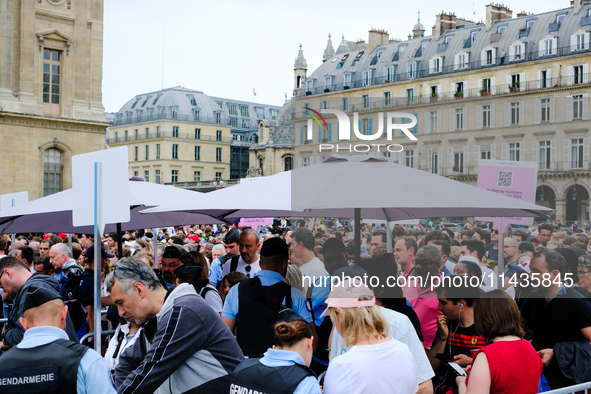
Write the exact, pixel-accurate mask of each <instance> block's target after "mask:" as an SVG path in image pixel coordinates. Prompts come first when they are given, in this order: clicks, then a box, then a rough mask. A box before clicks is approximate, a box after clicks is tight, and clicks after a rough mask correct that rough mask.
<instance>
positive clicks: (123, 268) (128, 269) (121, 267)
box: [0, 264, 146, 280]
mask: <svg viewBox="0 0 591 394" xmlns="http://www.w3.org/2000/svg"><path fill="white" fill-rule="evenodd" d="M117 268H119V269H121V270H124V271H131V272H135V273H136V274H138V275H139V276H140V278H142V280H146V278H144V275H142V274H141V273H140V272H139V271H137V270H134V269H132V268H127V267H123V266H122V265H117V264H115V269H114V270H113V272H115V271H117ZM0 277H1V275H0Z"/></svg>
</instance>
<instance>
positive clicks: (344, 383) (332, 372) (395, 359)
mask: <svg viewBox="0 0 591 394" xmlns="http://www.w3.org/2000/svg"><path fill="white" fill-rule="evenodd" d="M394 364H395V366H394ZM417 375H418V370H417V364H416V363H415V361H414V359H413V358H412V354H411V353H410V350H409V349H408V346H406V345H405V344H404V343H402V342H400V341H397V340H396V339H390V340H389V341H388V342H384V343H379V344H376V345H364V346H353V347H352V348H351V350H349V351H348V352H347V353H345V354H343V355H340V356H339V357H337V358H335V359H334V360H332V361H331V362H330V364H329V365H328V370H327V371H326V377H325V378H324V394H333V393H334V394H353V393H359V394H362V393H363V394H365V393H399V394H414V393H416V392H417V391H418V389H419V383H418V379H417Z"/></svg>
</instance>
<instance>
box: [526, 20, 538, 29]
mask: <svg viewBox="0 0 591 394" xmlns="http://www.w3.org/2000/svg"><path fill="white" fill-rule="evenodd" d="M534 23H536V21H535V20H533V21H527V22H525V28H526V29H527V30H531V28H532V27H534Z"/></svg>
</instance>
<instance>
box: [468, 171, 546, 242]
mask: <svg viewBox="0 0 591 394" xmlns="http://www.w3.org/2000/svg"><path fill="white" fill-rule="evenodd" d="M537 179H538V163H534V162H526V161H501V160H480V161H479V162H478V184H477V186H478V187H479V188H481V189H486V190H488V191H491V192H495V193H499V194H502V195H504V196H508V197H512V198H518V199H520V200H523V201H527V202H530V203H535V197H536V194H535V193H536V184H537ZM475 219H476V220H478V221H485V222H496V223H497V228H498V229H499V230H500V231H503V230H504V229H505V228H506V226H507V225H508V224H523V225H526V226H529V225H531V224H532V221H533V218H526V217H479V218H475Z"/></svg>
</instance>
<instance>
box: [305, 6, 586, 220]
mask: <svg viewBox="0 0 591 394" xmlns="http://www.w3.org/2000/svg"><path fill="white" fill-rule="evenodd" d="M576 1H577V3H574V4H571V6H570V7H568V8H564V9H560V10H556V11H551V12H547V13H543V14H536V15H532V14H527V13H525V12H521V13H519V14H518V15H517V17H516V18H513V15H512V11H511V10H510V9H509V8H508V7H506V6H502V5H498V4H497V5H495V4H491V5H488V6H486V21H485V22H480V23H474V22H471V21H466V20H462V19H460V18H457V17H456V16H455V15H454V14H446V13H442V14H440V15H437V17H436V24H435V25H434V26H433V29H432V30H433V31H432V35H431V36H424V34H423V32H424V30H425V29H424V27H423V26H422V25H421V23H420V22H418V23H417V24H416V25H415V27H414V28H413V34H412V35H411V36H409V40H407V41H396V40H390V38H389V36H388V33H387V32H385V31H381V30H373V29H372V30H371V31H370V32H369V40H368V42H367V43H365V42H364V41H360V42H350V41H346V40H345V39H344V38H343V41H342V42H341V43H340V45H339V46H338V48H337V50H336V51H335V52H334V55H333V56H330V57H327V56H324V59H323V63H322V65H321V66H320V67H318V68H317V69H316V70H314V72H313V73H312V74H311V75H309V76H307V77H306V79H305V82H304V83H302V84H301V85H300V86H299V87H298V86H296V91H295V93H296V97H295V104H294V105H293V107H294V111H293V116H294V126H295V129H294V134H295V163H296V166H299V167H301V166H307V165H310V164H313V163H316V162H318V161H320V160H322V158H323V157H324V156H325V155H326V154H329V153H341V154H343V153H344V154H348V153H349V152H350V151H351V150H352V149H353V150H354V148H349V147H350V146H351V143H353V145H355V144H354V143H355V142H366V143H368V144H369V143H373V144H376V145H375V146H371V150H370V152H373V153H375V154H381V155H386V156H390V157H394V158H395V159H397V160H398V162H399V163H400V164H403V165H407V166H410V167H414V168H417V169H421V170H425V171H430V172H433V173H436V174H440V175H442V176H447V177H451V178H454V179H457V180H459V181H462V182H466V183H469V184H472V185H476V181H477V175H478V162H479V160H480V159H502V160H515V161H533V162H537V163H538V164H539V171H538V184H537V190H536V203H537V204H540V205H545V206H550V207H552V208H554V209H556V214H555V218H556V219H560V220H561V221H563V222H565V221H566V222H567V223H571V222H572V221H574V220H585V219H588V218H589V206H590V204H591V199H590V198H589V196H590V194H591V182H590V176H589V175H590V173H589V145H590V137H591V133H590V132H589V128H590V125H591V122H590V120H589V100H588V95H589V92H590V90H591V86H590V85H589V63H591V47H590V39H591V5H590V4H588V3H582V2H578V1H579V0H576ZM329 46H330V47H332V44H331V43H330V41H329ZM330 49H331V48H330ZM330 49H329V48H327V51H325V54H326V53H327V52H328V53H330ZM307 108H311V109H313V110H315V111H318V112H322V110H323V109H338V110H341V111H343V112H345V113H346V114H347V115H349V116H350V119H351V128H352V135H353V137H352V141H339V140H338V131H339V125H338V122H337V119H336V117H335V115H331V114H325V115H323V116H324V117H325V119H326V122H327V125H326V126H323V127H319V126H318V124H317V123H316V122H315V121H313V122H310V121H309V120H310V119H311V117H310V114H311V111H310V110H308V109H307ZM388 113H407V114H412V115H414V117H416V119H417V120H418V122H417V124H416V125H415V126H414V127H412V128H410V129H409V132H412V134H414V135H415V137H416V140H414V141H413V140H411V139H410V138H408V137H407V136H406V135H404V134H402V133H401V131H400V130H399V129H398V130H396V131H395V133H394V135H393V137H392V139H391V140H388V139H387V138H386V132H385V127H386V126H383V128H384V133H383V135H382V137H381V138H379V139H377V140H375V141H359V140H358V139H357V138H356V137H354V133H353V127H357V128H358V130H359V132H360V133H361V134H365V135H372V134H375V133H376V132H380V130H381V126H380V124H381V123H382V122H383V125H387V123H388V121H392V122H393V123H399V124H408V122H410V121H411V120H412V119H410V118H408V117H405V116H402V115H397V116H396V118H395V119H391V120H390V119H388V118H389V115H388ZM355 114H357V116H358V120H357V122H354V121H353V119H354V116H355ZM309 127H311V131H312V133H311V134H310V133H309V132H308V128H309ZM378 144H383V146H381V147H378V146H377V145H378ZM389 144H399V145H398V146H400V145H401V146H402V147H403V150H402V149H401V147H392V148H391V150H392V152H389V151H387V150H386V151H385V152H384V150H385V149H386V146H387V145H389ZM331 145H332V147H331ZM380 148H381V151H380V152H378V149H380ZM337 149H338V152H337ZM398 150H400V151H399V152H398ZM434 192H442V191H434ZM443 192H446V193H453V190H446V191H443Z"/></svg>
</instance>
